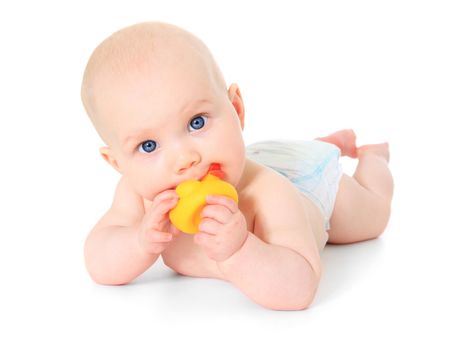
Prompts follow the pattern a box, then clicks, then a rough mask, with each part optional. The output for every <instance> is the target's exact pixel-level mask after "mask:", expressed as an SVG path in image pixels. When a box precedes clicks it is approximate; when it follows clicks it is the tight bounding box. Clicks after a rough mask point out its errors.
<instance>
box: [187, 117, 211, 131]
mask: <svg viewBox="0 0 471 350" xmlns="http://www.w3.org/2000/svg"><path fill="white" fill-rule="evenodd" d="M207 119H208V117H205V116H204V115H198V116H196V117H194V118H193V119H192V120H191V121H190V124H189V125H188V126H189V127H190V128H191V129H193V130H199V129H201V128H202V127H203V126H204V124H206V120H207Z"/></svg>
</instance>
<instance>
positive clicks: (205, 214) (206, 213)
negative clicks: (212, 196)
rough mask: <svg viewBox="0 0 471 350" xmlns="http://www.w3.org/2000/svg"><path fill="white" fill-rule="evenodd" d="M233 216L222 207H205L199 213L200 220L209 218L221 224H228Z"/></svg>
mask: <svg viewBox="0 0 471 350" xmlns="http://www.w3.org/2000/svg"><path fill="white" fill-rule="evenodd" d="M233 215H234V214H232V212H231V211H230V210H229V209H228V208H226V207H225V206H222V205H207V206H205V207H204V209H203V210H202V211H201V218H203V219H204V218H210V219H213V220H216V221H218V222H220V223H221V224H225V223H228V222H229V221H230V219H231V217H232V216H233Z"/></svg>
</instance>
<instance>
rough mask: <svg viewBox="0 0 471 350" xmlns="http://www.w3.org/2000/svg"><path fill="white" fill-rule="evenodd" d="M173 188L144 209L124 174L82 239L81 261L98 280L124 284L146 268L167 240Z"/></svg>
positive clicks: (104, 282)
mask: <svg viewBox="0 0 471 350" xmlns="http://www.w3.org/2000/svg"><path fill="white" fill-rule="evenodd" d="M176 202H177V197H176V193H175V191H165V192H162V193H160V194H159V195H157V196H156V197H155V199H154V201H153V204H152V207H151V209H150V210H149V211H148V212H147V213H145V210H144V204H143V202H142V199H141V198H140V197H139V196H138V195H137V194H136V193H135V192H134V191H133V190H132V189H131V188H130V187H129V185H128V183H127V181H126V179H125V178H122V179H121V181H120V182H119V184H118V186H117V188H116V193H115V197H114V200H113V204H112V206H111V208H110V209H109V210H108V212H107V213H106V214H105V215H104V216H103V217H102V218H101V219H100V221H99V222H98V223H97V224H96V225H95V227H94V228H93V229H92V231H91V232H90V234H89V235H88V238H87V240H86V242H85V264H86V266H87V269H88V272H89V273H90V276H91V277H92V278H93V280H94V281H95V282H97V283H100V284H126V283H128V282H130V281H132V280H133V279H134V278H136V277H137V276H139V275H140V274H141V273H143V272H144V271H145V270H147V269H148V268H149V267H150V266H151V265H152V264H153V263H154V262H155V261H156V260H157V259H158V257H159V255H160V253H161V252H162V251H163V250H164V249H165V248H166V246H167V245H168V244H169V242H170V241H171V237H172V234H171V233H169V232H167V231H168V228H169V224H168V218H167V217H166V213H167V212H168V211H169V210H170V209H171V208H173V207H174V206H175V204H176Z"/></svg>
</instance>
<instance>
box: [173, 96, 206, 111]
mask: <svg viewBox="0 0 471 350" xmlns="http://www.w3.org/2000/svg"><path fill="white" fill-rule="evenodd" d="M210 103H211V101H210V100H208V99H206V98H202V99H199V100H196V101H195V100H194V101H191V102H190V103H188V104H187V105H186V106H185V107H183V108H182V109H181V110H180V112H179V115H184V114H185V112H186V111H187V110H191V108H195V107H197V106H199V105H203V104H210Z"/></svg>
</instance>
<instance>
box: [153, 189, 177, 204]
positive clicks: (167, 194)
mask: <svg viewBox="0 0 471 350" xmlns="http://www.w3.org/2000/svg"><path fill="white" fill-rule="evenodd" d="M174 198H176V199H178V194H177V192H176V191H175V190H167V191H163V192H161V193H159V194H158V195H157V196H155V198H154V200H153V201H152V208H155V207H158V206H160V205H161V204H162V202H165V201H166V200H169V199H174Z"/></svg>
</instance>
